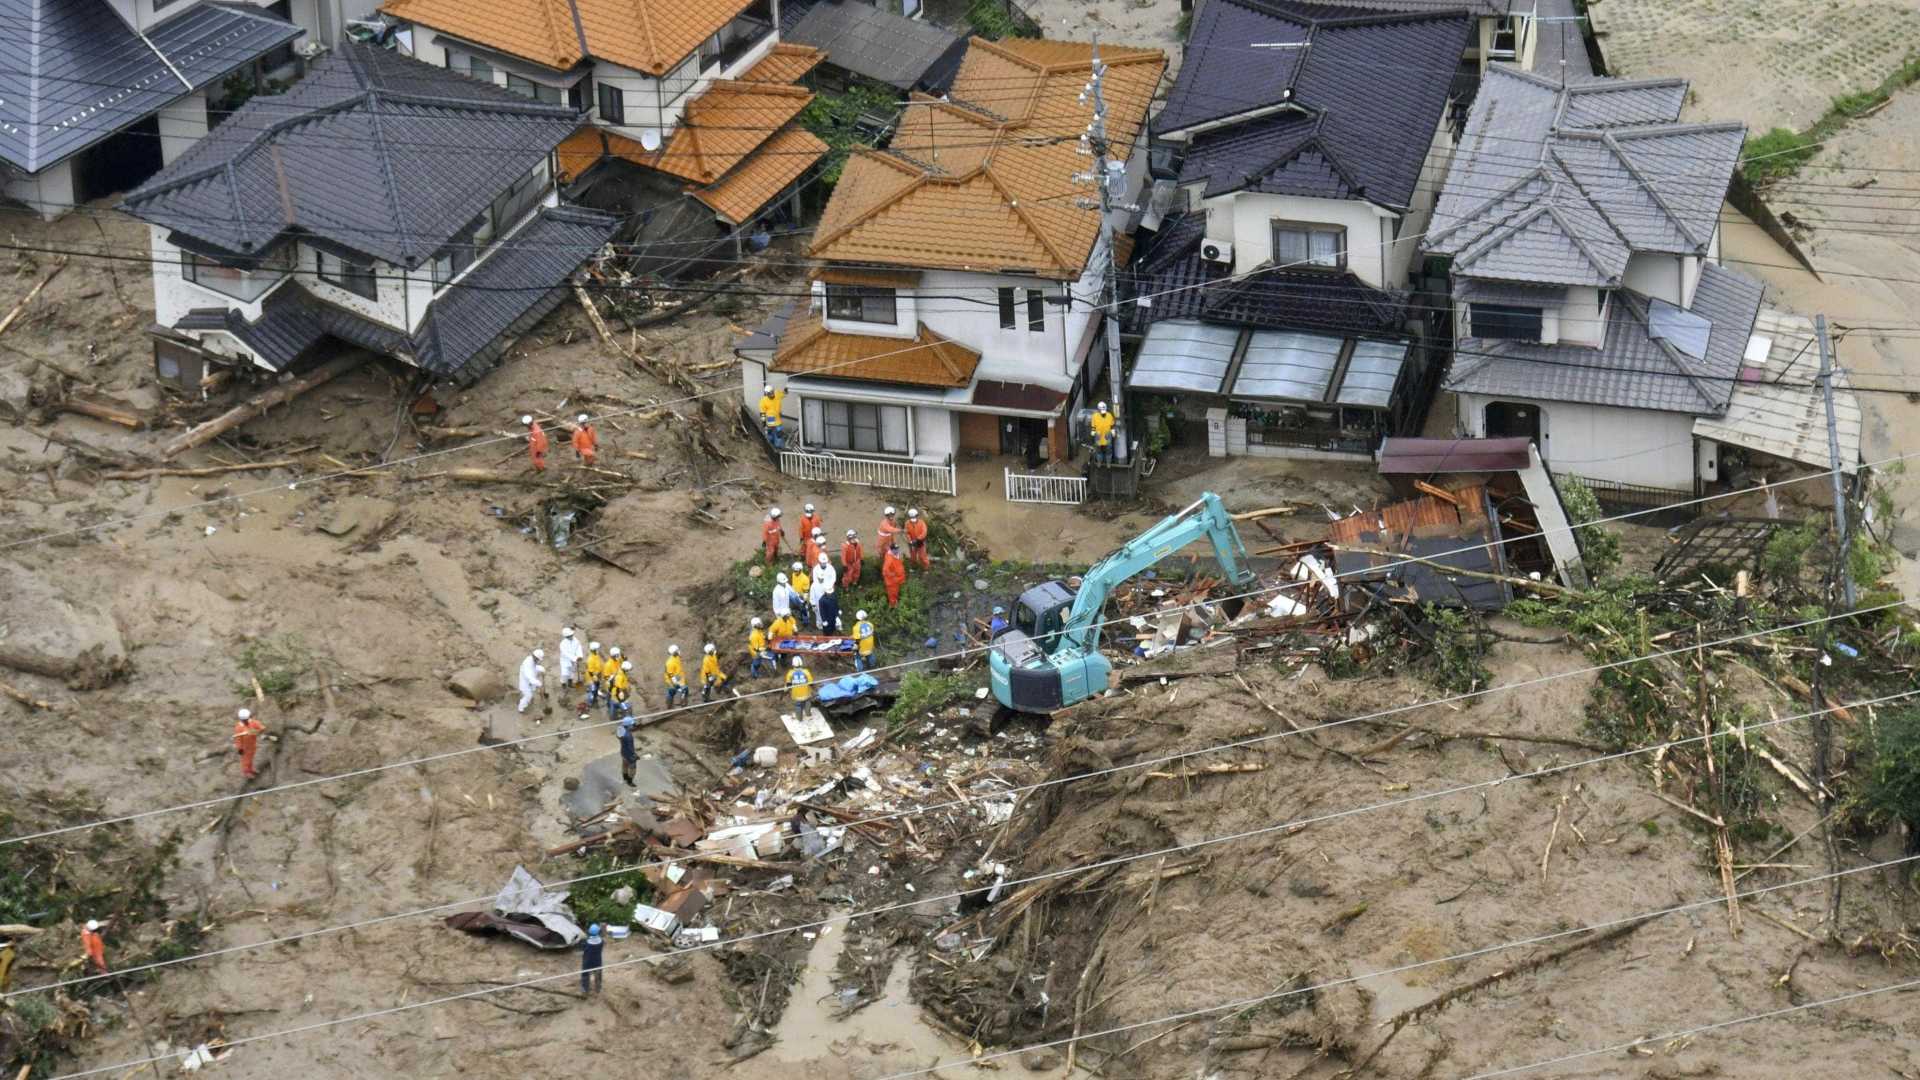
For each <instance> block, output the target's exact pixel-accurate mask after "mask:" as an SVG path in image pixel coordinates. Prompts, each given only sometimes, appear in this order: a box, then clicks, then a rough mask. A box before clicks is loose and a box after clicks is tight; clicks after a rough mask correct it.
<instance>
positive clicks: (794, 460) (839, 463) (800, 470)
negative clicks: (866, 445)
mask: <svg viewBox="0 0 1920 1080" xmlns="http://www.w3.org/2000/svg"><path fill="white" fill-rule="evenodd" d="M780 471H781V472H783V473H786V474H787V475H788V476H792V477H797V478H799V479H801V480H814V481H818V482H821V483H828V484H855V485H858V486H861V487H880V488H894V489H897V490H900V491H931V492H934V493H936V494H940V495H952V494H954V493H955V491H956V490H957V488H956V487H955V485H954V475H953V462H952V461H951V460H949V461H947V462H946V463H945V464H941V465H922V464H920V463H919V462H914V461H886V460H882V459H879V458H866V457H842V456H840V455H838V454H827V453H813V452H811V451H806V450H782V451H780Z"/></svg>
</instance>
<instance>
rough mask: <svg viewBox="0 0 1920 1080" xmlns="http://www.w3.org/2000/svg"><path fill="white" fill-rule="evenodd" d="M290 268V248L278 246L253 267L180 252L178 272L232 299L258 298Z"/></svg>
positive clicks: (291, 262) (199, 284) (291, 260)
mask: <svg viewBox="0 0 1920 1080" xmlns="http://www.w3.org/2000/svg"><path fill="white" fill-rule="evenodd" d="M291 269H293V257H292V253H291V249H287V248H282V249H281V250H279V251H276V252H274V253H273V254H271V255H269V256H267V257H266V258H265V259H264V260H262V261H261V263H260V265H259V266H258V267H257V268H255V269H253V270H242V269H239V268H236V267H232V266H225V265H222V264H221V263H218V262H215V261H214V260H212V259H208V258H205V257H203V256H199V255H195V254H193V253H191V252H186V251H183V252H181V253H180V276H181V277H184V278H186V279H187V280H188V281H191V282H193V283H194V284H196V285H198V286H200V287H201V288H203V289H212V290H213V291H214V292H217V293H220V294H221V295H223V296H231V297H233V298H234V299H235V300H258V299H260V297H261V296H263V295H265V294H266V291H267V290H268V289H271V288H273V286H274V285H275V284H277V283H278V282H279V281H280V279H281V278H283V277H285V276H286V274H287V271H289V270H291Z"/></svg>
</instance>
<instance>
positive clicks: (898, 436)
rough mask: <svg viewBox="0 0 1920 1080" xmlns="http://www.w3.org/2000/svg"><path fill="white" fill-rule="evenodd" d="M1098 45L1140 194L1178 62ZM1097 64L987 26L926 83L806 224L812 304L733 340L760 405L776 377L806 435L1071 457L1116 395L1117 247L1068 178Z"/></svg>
mask: <svg viewBox="0 0 1920 1080" xmlns="http://www.w3.org/2000/svg"><path fill="white" fill-rule="evenodd" d="M1099 55H1100V60H1101V62H1102V64H1104V68H1105V70H1104V74H1103V76H1102V82H1103V93H1104V95H1105V99H1106V103H1107V110H1108V111H1107V133H1108V139H1109V143H1110V146H1111V147H1112V148H1113V149H1112V151H1111V157H1112V158H1113V159H1121V158H1123V157H1124V158H1127V160H1128V162H1129V165H1128V172H1127V177H1128V182H1127V184H1126V185H1125V187H1126V192H1125V194H1126V196H1127V197H1129V198H1131V197H1133V196H1134V194H1135V193H1137V192H1138V191H1139V189H1140V186H1141V185H1142V183H1143V182H1144V179H1145V172H1146V168H1145V156H1146V155H1145V151H1144V145H1143V139H1142V135H1143V132H1144V129H1145V125H1146V113H1147V106H1148V103H1149V102H1150V101H1151V100H1152V97H1153V93H1154V88H1155V86H1156V84H1157V83H1158V81H1159V79H1160V74H1161V72H1162V70H1164V68H1165V66H1166V58H1165V56H1164V55H1163V54H1162V53H1160V52H1159V51H1157V50H1150V49H1133V48H1125V47H1116V46H1106V45H1103V46H1101V47H1100V50H1099ZM1092 64H1093V49H1092V47H1091V46H1089V45H1087V44H1084V43H1076V42H1065V41H1047V40H1039V39H1009V40H1006V41H1000V42H989V41H985V40H982V39H979V38H975V39H973V40H972V41H971V42H970V43H969V45H968V48H967V52H966V55H965V56H964V58H963V59H962V61H961V64H960V69H959V72H958V73H957V75H956V76H955V78H954V81H953V84H952V87H951V89H950V91H949V93H948V95H947V97H946V98H944V99H935V98H930V97H926V96H925V95H918V96H916V97H914V98H913V99H912V100H911V101H910V102H909V104H908V106H907V109H906V112H905V114H904V116H903V117H902V119H901V122H900V126H899V128H898V130H897V131H896V132H895V134H894V136H893V139H892V141H891V143H890V144H889V146H888V147H887V148H886V149H884V150H878V149H876V150H860V151H858V152H856V153H855V154H853V155H852V156H851V157H850V158H849V159H848V161H847V163H846V168H845V171H844V173H843V174H842V175H841V178H840V182H839V184H838V186H837V187H836V188H835V189H834V193H833V198H832V199H831V201H830V202H829V203H828V204H827V208H826V211H825V213H824V214H823V216H822V217H821V219H820V223H819V225H818V227H817V228H816V229H815V230H814V240H813V245H812V254H813V256H814V257H815V258H816V259H818V260H820V263H821V266H820V268H819V270H818V271H817V275H816V282H815V285H814V290H813V302H812V303H811V305H809V306H808V307H807V309H806V310H804V311H796V312H794V313H793V314H792V316H791V317H790V318H788V319H787V320H786V321H785V323H784V327H783V329H782V332H780V333H779V334H778V335H777V344H776V343H775V341H774V340H773V339H772V338H769V339H767V340H766V341H765V342H764V343H763V344H764V345H766V346H770V348H760V349H754V348H750V347H749V348H743V349H741V350H740V352H741V355H742V357H743V390H744V392H745V396H746V400H747V402H748V404H749V405H751V404H752V403H753V402H754V401H756V400H757V399H758V398H759V396H760V391H761V388H762V386H763V385H764V384H768V383H771V384H773V385H775V386H777V387H781V388H784V390H785V392H786V396H785V409H786V417H787V427H788V430H789V432H790V433H792V434H793V436H794V438H795V439H796V440H797V443H798V445H799V446H801V447H803V448H806V449H808V450H817V451H829V452H833V453H835V454H843V455H844V454H851V455H865V456H868V457H871V458H874V459H885V460H893V461H918V462H923V463H932V464H939V463H945V462H951V461H952V460H953V458H954V457H955V455H957V454H958V453H960V452H962V451H980V452H984V453H1002V452H1005V453H1017V454H1022V455H1025V456H1027V457H1028V458H1030V459H1051V460H1058V459H1061V458H1064V457H1066V456H1067V455H1068V454H1069V453H1070V446H1069V444H1070V438H1069V433H1068V430H1067V426H1068V418H1069V413H1070V412H1071V410H1073V409H1074V408H1076V407H1087V406H1091V405H1092V403H1093V399H1095V398H1104V397H1106V396H1107V395H1106V391H1105V389H1104V388H1105V386H1106V382H1105V379H1104V374H1103V372H1104V360H1105V356H1104V350H1102V349H1100V348H1099V347H1098V341H1099V339H1100V337H1101V335H1100V333H1099V332H1098V331H1099V325H1100V324H1099V320H1098V318H1097V317H1096V312H1097V310H1098V307H1099V302H1100V290H1101V288H1102V285H1103V284H1104V282H1105V268H1106V265H1107V250H1106V247H1105V245H1104V243H1103V242H1102V240H1101V235H1102V231H1101V219H1100V211H1099V210H1098V208H1097V204H1091V202H1090V199H1091V196H1092V195H1093V194H1094V192H1093V190H1092V189H1091V188H1090V187H1086V186H1082V187H1079V188H1076V186H1075V184H1074V183H1073V180H1072V178H1073V177H1074V176H1075V174H1077V173H1083V172H1085V171H1087V170H1088V169H1089V168H1090V164H1089V163H1090V162H1093V161H1094V160H1095V159H1094V158H1092V157H1090V156H1086V155H1085V154H1083V153H1082V152H1081V147H1082V144H1081V142H1080V136H1081V135H1082V134H1083V133H1084V132H1085V131H1086V130H1087V126H1088V123H1089V122H1090V121H1091V119H1092V111H1091V106H1090V105H1089V104H1088V103H1087V102H1086V101H1084V100H1082V97H1081V93H1082V90H1083V88H1085V87H1086V85H1087V83H1088V81H1089V78H1090V76H1091V74H1092ZM1116 186H1118V185H1116ZM1115 213H1116V217H1118V216H1120V215H1122V214H1123V213H1124V212H1123V211H1116V212H1115ZM1090 387H1091V389H1090Z"/></svg>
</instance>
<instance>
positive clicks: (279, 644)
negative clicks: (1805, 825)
mask: <svg viewBox="0 0 1920 1080" xmlns="http://www.w3.org/2000/svg"><path fill="white" fill-rule="evenodd" d="M235 664H236V665H237V666H238V667H239V668H240V670H241V671H242V672H243V673H245V674H246V675H248V676H249V677H250V678H251V680H255V681H258V682H259V683H260V689H261V690H262V691H263V692H265V693H267V694H271V695H273V696H275V697H278V696H280V695H281V694H288V693H292V692H293V690H294V689H295V688H296V687H298V686H299V684H300V678H301V676H303V675H305V674H307V673H308V672H310V671H312V670H313V652H312V650H310V649H308V648H307V645H306V642H304V641H302V640H300V636H299V635H298V634H286V635H283V636H279V637H266V638H261V639H259V640H258V641H250V642H248V643H247V647H246V648H244V649H241V650H240V657H239V659H238V660H236V661H235ZM235 692H236V693H238V694H240V695H241V696H242V697H246V696H250V695H251V694H252V692H253V686H252V682H250V681H243V682H241V683H240V684H238V685H237V686H236V687H235Z"/></svg>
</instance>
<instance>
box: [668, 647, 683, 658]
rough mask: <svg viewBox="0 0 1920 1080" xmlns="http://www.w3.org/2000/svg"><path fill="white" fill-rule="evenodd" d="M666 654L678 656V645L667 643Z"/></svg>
mask: <svg viewBox="0 0 1920 1080" xmlns="http://www.w3.org/2000/svg"><path fill="white" fill-rule="evenodd" d="M667 655H668V656H679V655H680V646H678V645H669V646H667Z"/></svg>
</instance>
